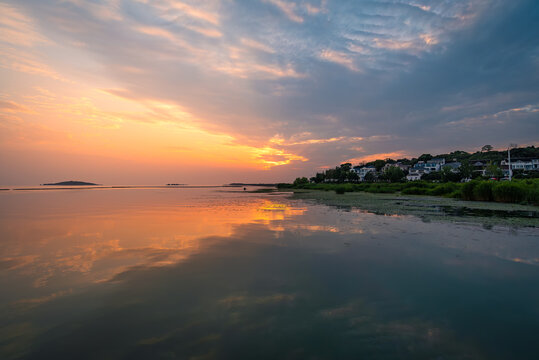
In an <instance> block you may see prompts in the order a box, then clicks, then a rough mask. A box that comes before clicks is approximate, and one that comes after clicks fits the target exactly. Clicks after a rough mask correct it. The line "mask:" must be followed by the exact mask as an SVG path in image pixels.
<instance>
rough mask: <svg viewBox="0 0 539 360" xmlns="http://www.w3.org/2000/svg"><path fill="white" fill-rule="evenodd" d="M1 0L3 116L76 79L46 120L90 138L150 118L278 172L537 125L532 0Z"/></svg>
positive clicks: (60, 91) (158, 130) (517, 134)
mask: <svg viewBox="0 0 539 360" xmlns="http://www.w3.org/2000/svg"><path fill="white" fill-rule="evenodd" d="M0 6H1V9H2V10H4V11H2V15H0V31H2V35H5V36H2V40H1V41H0V55H2V56H1V58H0V71H1V75H2V77H3V78H5V79H6V84H8V86H6V87H5V88H4V89H3V90H2V91H4V92H6V94H7V95H8V96H7V97H6V98H0V100H1V101H3V103H2V104H4V107H3V108H4V112H3V114H4V115H3V116H4V117H5V118H6V119H7V117H8V116H9V117H10V118H9V119H11V120H13V119H14V117H15V116H16V117H20V118H21V119H23V120H24V121H26V122H28V123H37V122H38V119H37V115H36V114H31V113H28V112H27V113H23V112H18V111H17V110H16V105H13V104H17V105H20V106H24V107H26V108H28V109H31V110H32V111H35V109H34V108H33V107H32V106H30V105H28V104H27V103H26V102H25V101H24V100H23V99H24V97H25V96H30V94H32V95H31V96H34V97H35V98H34V100H33V101H36V102H37V101H39V103H40V105H39V106H40V107H41V108H40V109H41V110H40V111H45V109H46V113H44V112H42V113H40V114H41V115H43V116H42V118H43V119H45V118H52V117H53V114H56V113H58V109H55V108H54V107H55V106H57V107H62V106H65V102H62V100H61V99H62V98H64V99H65V98H67V97H70V96H69V94H71V93H76V94H77V96H71V98H76V99H78V100H76V101H75V100H73V99H71V100H70V101H68V104H69V106H67V107H63V109H64V115H65V116H67V114H71V115H73V116H74V118H73V119H71V120H68V119H67V118H66V117H62V119H63V120H62V121H64V122H65V123H63V126H62V123H61V122H60V121H59V120H58V121H52V120H51V123H47V124H44V125H46V126H47V127H50V128H51V129H56V130H58V131H63V130H62V129H65V128H70V127H71V125H72V123H74V122H79V121H85V122H86V125H88V126H91V127H92V128H94V130H93V131H95V139H96V140H94V141H96V146H97V144H100V143H99V141H105V140H103V139H104V138H108V137H110V136H112V135H110V133H109V132H110V131H117V132H118V133H121V132H122V131H123V130H122V129H125V128H131V127H133V131H135V130H134V127H136V125H131V124H142V123H144V124H153V126H154V129H155V131H153V132H152V135H151V136H154V137H156V139H153V140H152V141H153V142H154V143H155V142H158V140H157V139H158V138H159V137H161V136H162V137H164V138H168V134H165V133H163V131H165V130H163V129H168V130H170V129H169V128H168V127H167V126H172V125H174V126H176V127H178V128H182V129H191V130H193V129H196V131H201V132H204V133H205V134H208V136H209V138H211V134H214V135H215V136H217V138H219V139H221V140H222V141H223V143H224V142H226V143H227V144H229V145H227V146H230V147H236V149H237V150H238V151H240V150H239V149H242V150H241V151H243V153H244V154H247V155H245V156H247V157H248V158H249V161H247V163H249V164H250V165H249V166H252V167H253V168H257V169H268V168H271V169H273V170H274V171H273V172H272V174H275V175H271V176H274V177H275V178H274V180H280V181H281V180H287V178H288V177H293V176H295V175H300V174H306V173H307V172H309V171H312V169H315V168H319V167H321V166H333V165H335V164H337V163H339V162H341V161H345V160H349V159H355V160H357V161H360V160H361V159H365V158H368V157H372V156H382V155H384V154H386V155H387V154H393V156H397V155H399V154H410V155H415V154H417V153H418V152H433V153H435V152H437V151H440V152H442V151H447V150H453V149H454V148H456V147H460V148H462V149H464V150H472V149H475V148H476V147H478V146H480V145H481V144H478V143H477V141H479V140H478V139H477V134H476V133H475V131H476V129H478V127H479V126H480V127H481V141H480V142H481V143H483V142H485V143H493V144H496V143H500V146H501V145H503V144H504V143H505V142H508V141H510V142H518V143H521V144H524V143H533V142H534V141H536V139H537V138H538V136H539V133H538V129H537V126H536V125H535V124H536V121H537V111H536V110H537V109H536V108H537V98H538V95H539V93H538V91H539V90H538V88H537V85H536V84H537V83H539V81H538V80H539V75H538V73H539V71H538V69H539V63H538V60H537V59H538V56H537V54H538V49H539V44H538V43H537V39H538V38H539V26H538V25H537V24H536V15H537V6H536V5H535V4H534V2H533V1H532V0H517V1H514V2H510V3H509V2H504V1H501V0H497V1H486V0H455V1H444V0H433V1H423V0H417V1H412V0H402V1H398V2H386V1H376V0H375V1H345V0H343V1H324V0H321V1H317V0H310V1H307V0H305V1H284V0H261V1H253V2H249V5H248V6H247V5H245V3H243V2H230V1H226V2H225V1H219V0H211V1H207V2H198V1H187V0H185V1H171V0H156V1H147V0H137V1H133V2H123V1H118V0H99V1H83V0H70V1H64V2H61V3H56V2H55V1H52V0H40V1H38V0H28V1H25V2H18V1H4V2H3V3H2V4H0ZM35 87H38V88H41V89H47V90H46V91H48V92H49V93H50V94H48V95H46V94H44V93H40V92H37V93H36V91H35V89H34V88H35ZM95 89H109V90H107V91H108V92H109V96H103V97H99V96H97V95H95V94H94V93H93V91H95ZM110 89H116V90H110ZM120 89H121V90H120ZM83 99H85V100H83ZM114 99H116V100H114ZM119 99H123V100H119ZM26 100H27V101H30V100H31V99H29V98H26ZM122 101H127V103H125V104H124V103H122ZM10 104H11V105H10ZM120 104H122V105H120ZM127 104H130V105H127ZM34 105H35V104H34ZM10 106H11V110H9V109H10ZM36 106H37V105H36ZM129 106H132V107H133V108H136V110H133V111H129V110H127V108H128V107H129ZM167 106H169V107H170V108H166V107H167ZM8 112H9V113H8ZM46 114H48V115H46ZM186 114H188V115H186ZM45 115H46V116H45ZM82 119H84V120H82ZM11 120H10V121H11ZM6 121H7V120H6ZM164 124H165V125H164ZM166 124H168V125H166ZM99 129H101V130H99ZM77 131H81V129H76V131H75V132H74V133H73V134H75V136H77ZM99 131H102V133H99ZM193 131H194V130H193ZM128 134H130V133H129V132H125V133H124V135H123V136H124V137H129V136H134V135H133V134H131V135H128ZM115 136H118V137H120V135H115ZM181 136H187V135H185V134H184V135H181ZM221 136H224V137H223V138H221ZM225 138H226V140H224V139H225ZM97 139H100V140H97ZM137 139H138V138H137ZM221 140H219V141H221ZM110 141H112V140H110ZM178 142H179V143H183V142H188V139H184V138H178ZM118 143H121V144H127V143H128V141H127V140H126V139H123V138H122V139H121V141H120V140H118ZM169 145H170V146H172V144H167V146H169ZM178 146H180V147H181V146H184V147H185V145H181V144H179V145H178ZM193 146H195V145H194V144H193ZM196 146H199V147H200V148H199V149H198V151H199V152H200V153H204V154H207V153H208V152H211V151H217V150H215V148H213V147H212V146H208V148H206V149H205V148H204V145H200V144H199V145H196ZM223 146H224V145H223ZM127 149H128V148H127V147H126V148H124V149H122V148H120V147H117V148H115V150H117V151H118V152H119V153H127V152H128V150H127ZM193 151H194V152H196V151H197V149H193ZM241 151H240V152H241ZM171 156H172V155H171ZM205 156H206V155H205ZM214 156H216V157H219V156H220V154H219V153H218V152H216V153H215V155H214ZM234 156H236V155H231V158H230V159H232V158H233V157H234ZM208 157H209V155H207V156H206V157H205V158H208ZM230 161H231V162H233V163H238V161H236V162H234V161H232V160H230ZM257 161H258V165H255V164H256V163H257ZM257 176H258V175H257ZM259 176H260V178H259V179H260V180H262V178H263V177H267V176H268V173H267V172H265V173H264V174H262V173H261V175H259ZM283 177H287V178H283Z"/></svg>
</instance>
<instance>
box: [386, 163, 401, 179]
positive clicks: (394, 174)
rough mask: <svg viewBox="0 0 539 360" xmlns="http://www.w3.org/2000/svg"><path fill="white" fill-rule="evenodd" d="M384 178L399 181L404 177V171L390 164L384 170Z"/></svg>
mask: <svg viewBox="0 0 539 360" xmlns="http://www.w3.org/2000/svg"><path fill="white" fill-rule="evenodd" d="M384 178H385V179H386V180H388V181H389V182H399V181H402V179H403V178H404V171H402V169H400V168H399V167H396V166H390V167H388V168H387V169H386V170H385V171H384Z"/></svg>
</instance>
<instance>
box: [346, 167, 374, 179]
mask: <svg viewBox="0 0 539 360" xmlns="http://www.w3.org/2000/svg"><path fill="white" fill-rule="evenodd" d="M352 171H353V172H355V173H356V174H357V176H359V180H360V181H365V175H367V173H369V172H376V168H375V167H374V166H363V167H359V166H356V167H354V168H352Z"/></svg>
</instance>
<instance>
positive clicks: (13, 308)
mask: <svg viewBox="0 0 539 360" xmlns="http://www.w3.org/2000/svg"><path fill="white" fill-rule="evenodd" d="M0 215H1V216H0V238H1V240H0V286H1V289H2V291H1V292H0V358H2V359H19V358H20V359H358V358H367V359H395V358H398V359H535V358H537V354H539V342H538V341H537V338H538V334H539V229H536V228H522V229H509V228H503V227H494V228H493V229H485V228H482V227H481V226H477V225H463V224H450V223H435V222H431V223H424V222H422V221H421V220H419V219H417V218H414V217H406V216H381V215H375V214H370V213H366V212H362V211H359V210H353V209H352V210H347V209H336V208H330V207H326V206H323V205H316V204H313V203H309V202H303V201H298V200H289V199H287V196H286V194H256V193H247V192H242V191H238V190H237V189H231V188H209V189H208V188H206V189H204V188H201V189H186V188H184V189H165V188H163V189H151V188H148V189H94V190H49V191H4V192H1V193H0Z"/></svg>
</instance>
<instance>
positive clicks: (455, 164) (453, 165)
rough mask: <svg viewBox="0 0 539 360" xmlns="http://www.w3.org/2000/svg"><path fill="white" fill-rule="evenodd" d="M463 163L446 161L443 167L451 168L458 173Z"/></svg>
mask: <svg viewBox="0 0 539 360" xmlns="http://www.w3.org/2000/svg"><path fill="white" fill-rule="evenodd" d="M461 165H462V164H461V163H460V162H458V161H453V162H450V163H446V164H445V165H444V166H442V169H443V168H446V167H448V168H450V169H451V172H454V173H457V172H459V169H460V166H461Z"/></svg>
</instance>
